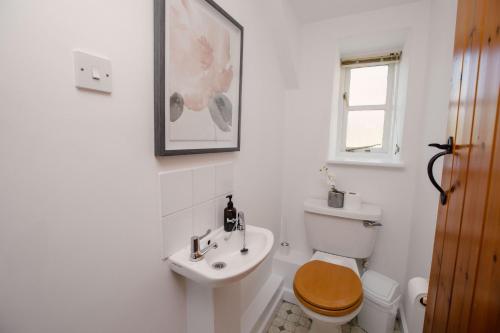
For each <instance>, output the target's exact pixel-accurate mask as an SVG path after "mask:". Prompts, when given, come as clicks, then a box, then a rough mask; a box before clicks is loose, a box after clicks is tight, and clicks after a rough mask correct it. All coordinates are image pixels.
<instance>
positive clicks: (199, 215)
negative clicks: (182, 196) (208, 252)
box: [193, 200, 215, 236]
mask: <svg viewBox="0 0 500 333" xmlns="http://www.w3.org/2000/svg"><path fill="white" fill-rule="evenodd" d="M208 229H212V230H214V229H215V200H211V201H209V202H206V203H203V204H200V205H197V206H194V207H193V235H196V236H201V235H203V234H205V232H207V230H208Z"/></svg>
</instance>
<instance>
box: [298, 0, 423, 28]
mask: <svg viewBox="0 0 500 333" xmlns="http://www.w3.org/2000/svg"><path fill="white" fill-rule="evenodd" d="M289 1H290V4H291V6H292V8H293V10H294V12H295V15H296V16H297V18H298V20H299V21H300V22H301V23H310V22H314V21H321V20H326V19H329V18H334V17H339V16H345V15H350V14H357V13H361V12H367V11H371V10H377V9H380V8H384V7H390V6H397V5H402V4H405V3H409V2H415V1H418V0H289Z"/></svg>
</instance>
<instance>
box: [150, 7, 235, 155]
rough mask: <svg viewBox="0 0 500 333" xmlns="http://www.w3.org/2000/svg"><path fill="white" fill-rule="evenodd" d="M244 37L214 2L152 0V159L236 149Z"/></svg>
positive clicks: (230, 17)
mask: <svg viewBox="0 0 500 333" xmlns="http://www.w3.org/2000/svg"><path fill="white" fill-rule="evenodd" d="M167 15H168V17H169V20H166V17H167ZM243 37H244V28H243V26H242V25H241V24H240V23H238V22H237V21H236V20H235V19H234V18H233V17H232V16H231V15H229V14H228V13H227V12H226V11H225V10H224V9H222V8H221V7H220V6H219V5H217V3H215V2H214V1H213V0H155V2H154V131H155V140H154V141H155V155H157V156H172V155H188V154H203V153H217V152H232V151H239V150H240V146H241V133H240V132H241V105H242V100H241V96H242V81H243V40H244V38H243Z"/></svg>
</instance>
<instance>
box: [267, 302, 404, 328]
mask: <svg viewBox="0 0 500 333" xmlns="http://www.w3.org/2000/svg"><path fill="white" fill-rule="evenodd" d="M311 323H312V320H311V319H309V318H308V317H307V316H306V314H305V313H304V312H302V310H301V309H300V307H298V306H297V305H295V304H292V303H288V302H285V301H283V302H282V303H281V305H280V307H279V309H278V311H277V312H276V316H275V317H274V319H273V321H272V322H271V326H269V329H268V331H267V332H268V333H307V332H309V328H311ZM365 332H366V331H365V330H363V329H362V328H361V327H359V326H358V322H357V318H354V319H353V320H351V321H350V322H349V323H347V324H345V325H343V326H342V333H365ZM400 332H401V329H400V324H399V320H397V321H396V325H395V326H394V333H400Z"/></svg>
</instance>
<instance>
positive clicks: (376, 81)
mask: <svg viewBox="0 0 500 333" xmlns="http://www.w3.org/2000/svg"><path fill="white" fill-rule="evenodd" d="M388 72H389V66H387V65H384V66H372V67H360V68H353V69H351V80H350V82H349V105H350V106H359V105H381V104H385V102H386V98H387V73H388Z"/></svg>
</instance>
